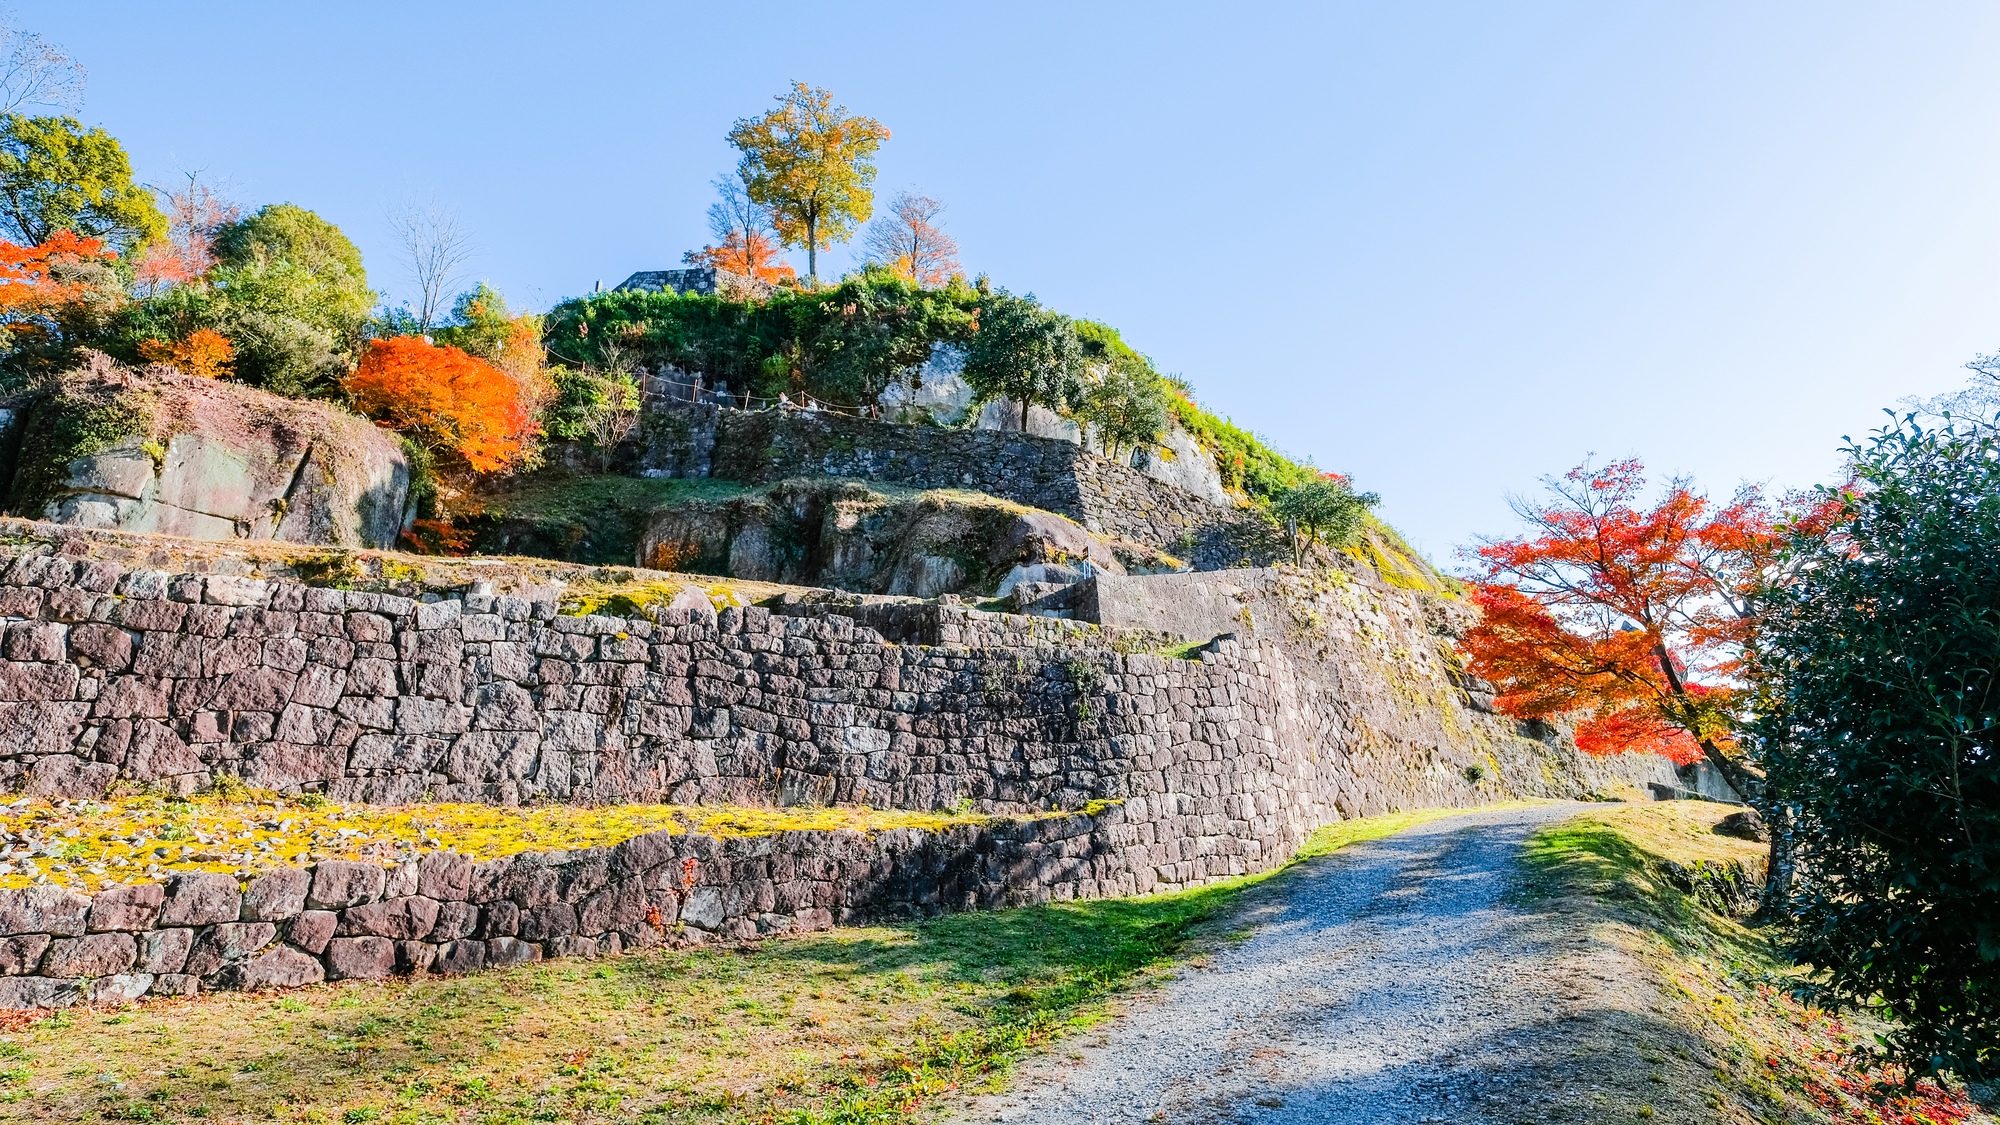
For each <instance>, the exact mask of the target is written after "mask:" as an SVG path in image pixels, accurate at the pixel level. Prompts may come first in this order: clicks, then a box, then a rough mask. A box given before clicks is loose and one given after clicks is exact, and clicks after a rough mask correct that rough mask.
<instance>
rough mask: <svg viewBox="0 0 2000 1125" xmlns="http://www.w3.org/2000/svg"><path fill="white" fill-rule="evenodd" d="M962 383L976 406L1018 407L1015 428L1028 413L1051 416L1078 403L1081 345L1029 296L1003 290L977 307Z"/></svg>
mask: <svg viewBox="0 0 2000 1125" xmlns="http://www.w3.org/2000/svg"><path fill="white" fill-rule="evenodd" d="M964 377H965V381H966V383H968V384H969V385H970V386H971V387H972V389H973V391H974V392H975V393H977V394H978V395H979V397H980V398H981V399H982V400H987V401H990V400H992V399H995V398H1010V399H1013V400H1014V401H1016V402H1018V403H1020V404H1021V428H1022V429H1023V430H1026V429H1027V428H1028V407H1029V405H1030V404H1032V403H1036V402H1039V403H1041V404H1043V405H1044V406H1047V407H1048V408H1049V409H1051V410H1056V411H1062V410H1067V409H1069V408H1071V407H1073V406H1075V405H1076V404H1077V403H1078V402H1079V401H1081V399H1082V397H1083V390H1084V353H1083V341H1082V339H1081V338H1080V337H1078V336H1077V332H1076V325H1075V323H1074V322H1073V321H1071V320H1070V318H1068V317H1066V316H1063V315H1061V314H1060V313H1056V312H1052V311H1050V310H1048V309H1045V308H1043V307H1042V306H1041V305H1040V304H1038V303H1037V302H1036V301H1035V297H1034V294H1032V293H1031V294H1029V295H1028V296H1026V297H1016V296H1014V295H1013V294H1011V293H1008V292H1007V291H1006V290H1004V289H1003V290H1001V291H999V292H997V293H994V294H992V295H991V296H989V297H987V298H986V299H985V300H982V301H981V302H980V303H979V331H977V332H975V333H973V336H972V343H971V345H970V346H969V347H967V348H966V350H965V371H964Z"/></svg>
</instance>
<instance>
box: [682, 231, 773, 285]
mask: <svg viewBox="0 0 2000 1125" xmlns="http://www.w3.org/2000/svg"><path fill="white" fill-rule="evenodd" d="M781 254H782V251H780V250H779V249H778V244H777V243H775V242H773V241H771V240H770V239H769V238H767V237H766V236H765V235H763V234H762V233H761V232H758V231H750V232H748V233H747V234H746V233H745V232H743V231H741V230H734V231H730V232H729V233H728V234H726V235H724V236H723V238H722V245H720V246H704V247H702V248H701V249H699V250H690V251H688V252H687V253H686V254H684V255H682V256H681V259H682V261H684V262H685V263H686V264H688V265H690V266H711V267H713V268H715V269H719V270H726V271H728V272H729V273H734V274H741V275H742V276H744V277H753V278H756V279H757V280H758V281H783V280H785V279H786V278H790V277H797V276H798V274H797V272H795V271H794V270H793V269H792V267H791V266H790V265H788V264H786V262H785V260H784V258H783V257H782V256H781Z"/></svg>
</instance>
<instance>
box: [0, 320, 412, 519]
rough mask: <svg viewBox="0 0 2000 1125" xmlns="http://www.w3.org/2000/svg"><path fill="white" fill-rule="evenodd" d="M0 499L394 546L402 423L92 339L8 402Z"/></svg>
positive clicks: (40, 511) (40, 507) (70, 511)
mask: <svg viewBox="0 0 2000 1125" xmlns="http://www.w3.org/2000/svg"><path fill="white" fill-rule="evenodd" d="M0 427H4V438H0V482H4V483H5V489H4V491H5V495H6V497H7V501H6V507H7V509H8V510H9V511H12V512H14V513H17V514H20V515H30V516H36V517H39V518H43V519H47V520H52V521H54V522H57V523H67V524H74V525H77V526H80V527H99V528H110V529H115V530H118V531H147V532H157V533H160V534H163V535H175V536H180V537H183V538H189V539H281V540H286V541H289V542H294V543H311V544H316V545H321V546H338V547H392V546H394V545H395V542H396V537H397V535H398V533H399V532H400V531H401V529H402V523H403V504H404V500H405V498H406V496H407V493H408V491H409V482H410V467H409V462H408V460H407V459H406V458H405V456H404V454H403V450H402V446H401V443H399V442H398V441H397V440H396V438H395V437H393V436H392V435H390V434H388V433H385V432H384V431H382V430H380V429H378V428H376V427H375V426H373V425H370V424H369V423H368V422H367V421H365V420H363V419H361V418H358V417H355V416H354V415H352V414H348V413H345V412H343V411H340V410H337V409H334V408H333V407H330V406H328V405H326V404H324V403H315V402H300V401H296V400H293V399H287V398H281V397H279V396H277V395H272V394H266V393H265V392H263V391H258V390H253V389H251V388H249V387H242V386H237V385H235V384H232V383H226V382H221V381H218V380H214V379H204V378H197V377H193V376H187V375H182V374H180V373H179V372H178V371H175V370H174V369H173V368H170V367H161V366H151V367H147V368H144V369H143V370H139V371H133V370H130V369H126V368H121V367H118V366H116V365H115V364H113V363H112V362H111V360H110V359H108V358H107V357H105V356H103V355H101V354H96V353H92V354H91V355H90V358H89V362H88V363H87V364H86V365H85V366H84V367H82V368H80V369H78V370H76V371H72V372H70V373H68V374H66V375H63V376H61V377H59V378H58V379H56V380H55V381H54V382H53V383H51V384H50V385H49V386H47V387H45V388H42V389H38V390H35V391H31V392H28V393H26V394H23V395H18V396H15V397H14V398H12V399H9V400H6V401H5V402H4V403H0Z"/></svg>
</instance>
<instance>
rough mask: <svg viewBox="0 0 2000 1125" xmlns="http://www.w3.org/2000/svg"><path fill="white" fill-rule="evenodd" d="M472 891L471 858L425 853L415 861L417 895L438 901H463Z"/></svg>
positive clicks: (444, 853)
mask: <svg viewBox="0 0 2000 1125" xmlns="http://www.w3.org/2000/svg"><path fill="white" fill-rule="evenodd" d="M471 889H472V858H471V857H470V856H463V855H459V854H458V853H456V852H427V853H425V854H424V855H423V856H421V857H419V858H418V860H417V893H418V894H420V895H423V896H425V897H427V898H434V899H438V900H440V901H444V902H449V901H451V900H454V899H457V900H463V899H464V898H465V897H466V895H467V894H468V893H469V892H470V891H471Z"/></svg>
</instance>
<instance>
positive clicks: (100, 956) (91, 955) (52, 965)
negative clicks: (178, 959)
mask: <svg viewBox="0 0 2000 1125" xmlns="http://www.w3.org/2000/svg"><path fill="white" fill-rule="evenodd" d="M138 956H139V950H138V945H137V943H136V942H134V941H133V940H132V935H131V934H91V935H89V936H88V937H79V938H57V939H56V940H54V941H52V942H50V943H49V951H48V952H47V953H46V954H44V955H43V956H42V972H43V973H44V974H45V975H47V976H52V977H102V976H109V975H111V974H112V973H122V972H124V971H125V970H127V969H129V968H131V967H132V965H133V963H134V962H135V961H137V959H138Z"/></svg>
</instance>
